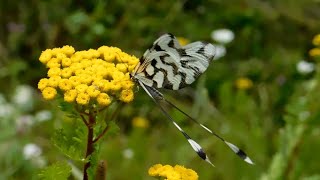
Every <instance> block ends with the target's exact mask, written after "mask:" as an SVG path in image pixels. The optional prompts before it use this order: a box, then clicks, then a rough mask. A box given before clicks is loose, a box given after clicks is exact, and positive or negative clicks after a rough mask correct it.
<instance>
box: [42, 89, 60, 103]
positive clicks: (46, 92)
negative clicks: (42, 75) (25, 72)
mask: <svg viewBox="0 0 320 180" xmlns="http://www.w3.org/2000/svg"><path fill="white" fill-rule="evenodd" d="M56 95H57V90H56V89H55V88H53V87H46V88H44V89H43V90H42V96H43V98H44V99H45V100H51V99H53V98H54V97H55V96H56Z"/></svg>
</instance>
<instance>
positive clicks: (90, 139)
mask: <svg viewBox="0 0 320 180" xmlns="http://www.w3.org/2000/svg"><path fill="white" fill-rule="evenodd" d="M94 118H95V117H94V115H92V114H89V122H88V123H87V124H86V126H87V128H88V139H87V152H86V159H87V158H88V156H90V155H91V154H92V153H93V151H94V146H93V145H94V142H93V127H94V123H95V119H94ZM90 166H91V163H90V159H89V160H88V161H87V162H86V163H85V164H84V166H83V180H88V172H87V170H88V169H89V167H90Z"/></svg>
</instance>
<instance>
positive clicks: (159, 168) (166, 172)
mask: <svg viewBox="0 0 320 180" xmlns="http://www.w3.org/2000/svg"><path fill="white" fill-rule="evenodd" d="M148 173H149V175H150V176H154V177H164V178H166V180H197V179H198V174H197V173H196V172H195V171H194V170H192V169H187V168H185V167H183V166H180V165H175V166H174V167H172V166H170V165H164V166H163V165H161V164H156V165H154V166H152V167H151V168H150V169H149V172H148Z"/></svg>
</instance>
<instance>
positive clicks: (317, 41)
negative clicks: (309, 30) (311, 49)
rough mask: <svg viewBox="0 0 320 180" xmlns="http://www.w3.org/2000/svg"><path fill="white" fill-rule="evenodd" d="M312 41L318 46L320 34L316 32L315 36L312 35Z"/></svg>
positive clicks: (319, 44)
mask: <svg viewBox="0 0 320 180" xmlns="http://www.w3.org/2000/svg"><path fill="white" fill-rule="evenodd" d="M312 43H313V44H314V45H315V46H320V34H317V35H316V36H314V38H313V39H312Z"/></svg>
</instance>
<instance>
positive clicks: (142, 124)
mask: <svg viewBox="0 0 320 180" xmlns="http://www.w3.org/2000/svg"><path fill="white" fill-rule="evenodd" d="M132 126H134V127H138V128H147V127H149V121H148V120H147V119H146V118H143V117H139V116H138V117H135V118H133V119H132Z"/></svg>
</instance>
